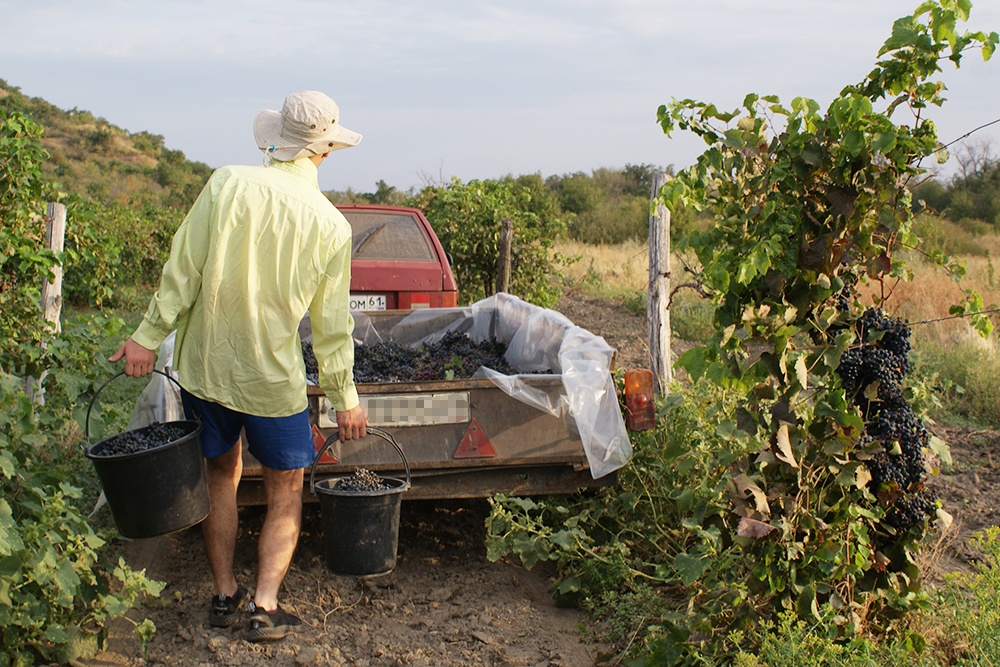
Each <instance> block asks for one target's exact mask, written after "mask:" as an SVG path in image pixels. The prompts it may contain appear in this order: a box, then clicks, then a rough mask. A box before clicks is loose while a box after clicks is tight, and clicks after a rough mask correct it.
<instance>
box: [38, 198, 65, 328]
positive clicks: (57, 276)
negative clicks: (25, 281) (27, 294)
mask: <svg viewBox="0 0 1000 667" xmlns="http://www.w3.org/2000/svg"><path fill="white" fill-rule="evenodd" d="M45 221H46V230H45V247H46V248H48V249H49V250H51V251H52V252H54V253H56V254H58V253H61V252H62V251H63V246H64V242H65V238H66V207H65V206H64V205H63V204H49V205H48V208H47V209H46V210H45ZM52 274H53V279H52V282H49V281H48V280H46V281H45V282H44V283H43V284H42V309H43V310H44V311H45V319H46V320H47V321H48V322H49V327H50V328H51V329H52V331H53V332H55V333H59V332H60V331H62V324H61V323H60V315H61V313H62V274H63V270H62V263H61V262H60V263H59V264H57V265H56V266H53V267H52Z"/></svg>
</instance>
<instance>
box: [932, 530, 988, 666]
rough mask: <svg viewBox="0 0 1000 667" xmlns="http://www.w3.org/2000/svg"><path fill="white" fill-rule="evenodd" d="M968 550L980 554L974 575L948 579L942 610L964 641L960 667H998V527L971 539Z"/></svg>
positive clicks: (951, 576)
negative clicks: (994, 666)
mask: <svg viewBox="0 0 1000 667" xmlns="http://www.w3.org/2000/svg"><path fill="white" fill-rule="evenodd" d="M969 546H970V547H972V548H973V549H975V550H978V551H980V552H981V553H982V554H983V558H982V560H976V561H973V564H972V565H973V567H974V568H975V571H974V572H972V573H968V574H955V575H949V576H948V583H949V588H948V589H947V591H946V594H945V596H944V599H943V601H942V605H941V608H942V610H945V611H949V612H950V615H951V616H952V617H953V618H954V622H955V624H956V625H957V626H958V628H959V630H960V632H961V634H962V637H963V639H964V640H965V641H964V644H965V646H964V649H965V650H964V653H965V655H964V656H963V658H962V660H961V661H960V662H959V664H960V665H962V666H964V667H987V666H988V665H989V666H992V665H1000V527H997V526H991V527H989V528H987V529H986V530H984V531H982V532H980V533H977V534H975V535H973V537H972V539H971V540H970V542H969Z"/></svg>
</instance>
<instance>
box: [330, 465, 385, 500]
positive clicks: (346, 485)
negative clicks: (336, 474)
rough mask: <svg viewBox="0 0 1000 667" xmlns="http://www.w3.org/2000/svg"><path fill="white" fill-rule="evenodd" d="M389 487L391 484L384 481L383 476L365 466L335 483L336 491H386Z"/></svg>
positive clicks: (334, 488)
mask: <svg viewBox="0 0 1000 667" xmlns="http://www.w3.org/2000/svg"><path fill="white" fill-rule="evenodd" d="M388 488H390V487H389V485H388V484H386V483H385V482H383V481H382V478H381V477H379V476H378V475H376V474H375V473H373V472H372V471H371V470H365V469H364V468H358V469H357V470H355V471H354V474H353V475H350V476H348V477H341V478H340V479H338V480H337V483H336V484H334V485H333V490H334V491H341V492H343V493H357V494H362V493H372V492H374V491H384V490H385V489H388Z"/></svg>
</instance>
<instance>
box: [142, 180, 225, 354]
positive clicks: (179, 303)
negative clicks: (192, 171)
mask: <svg viewBox="0 0 1000 667" xmlns="http://www.w3.org/2000/svg"><path fill="white" fill-rule="evenodd" d="M215 181H216V178H215V177H214V176H213V178H211V179H209V181H208V184H206V185H205V188H204V189H203V190H202V191H201V194H200V195H198V199H197V200H196V201H195V203H194V206H192V207H191V210H190V211H189V212H188V214H187V216H186V217H185V218H184V221H183V222H182V223H181V226H180V227H179V228H178V229H177V232H176V233H175V234H174V238H173V241H172V242H171V245H170V258H169V259H168V260H167V262H166V264H164V265H163V273H162V275H161V277H160V287H159V289H158V290H157V291H156V294H154V295H153V298H152V299H151V300H150V302H149V308H148V309H147V310H146V315H145V316H144V317H143V320H142V322H141V323H140V324H139V327H138V328H137V329H136V330H135V332H134V333H133V334H132V340H134V341H135V342H137V343H139V345H142V346H143V347H145V348H147V349H150V350H155V349H157V348H158V347H159V346H160V343H162V342H163V339H164V338H165V337H166V336H167V335H169V334H170V332H171V331H173V330H174V329H176V328H177V322H178V321H179V320H180V319H181V318H182V317H183V316H184V315H185V314H187V312H188V311H189V310H190V309H191V306H192V305H193V304H194V302H195V299H197V298H198V294H199V292H200V291H201V278H202V272H203V270H204V266H205V260H206V258H207V256H208V244H209V238H210V236H211V232H210V229H209V222H210V216H211V211H212V205H213V201H214V197H213V194H212V191H213V183H214V182H215Z"/></svg>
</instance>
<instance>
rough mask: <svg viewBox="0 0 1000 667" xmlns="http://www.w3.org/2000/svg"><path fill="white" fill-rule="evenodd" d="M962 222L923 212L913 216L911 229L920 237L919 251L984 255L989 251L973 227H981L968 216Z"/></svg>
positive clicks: (981, 227) (973, 255) (974, 255)
mask: <svg viewBox="0 0 1000 667" xmlns="http://www.w3.org/2000/svg"><path fill="white" fill-rule="evenodd" d="M963 221H964V224H959V223H956V222H952V221H950V220H948V219H946V218H942V217H940V216H936V215H931V214H929V213H923V214H921V215H918V216H917V217H916V218H914V221H913V231H914V233H915V234H916V235H917V236H918V237H920V241H921V243H920V251H921V252H940V253H942V254H945V255H963V256H972V257H986V256H987V255H988V254H989V252H988V251H987V250H986V248H984V247H983V245H982V244H981V243H980V242H979V240H978V239H977V238H976V237H977V235H978V233H982V232H978V233H977V232H974V231H972V230H973V229H983V228H984V227H985V225H983V226H979V225H976V224H975V223H974V222H972V221H970V220H969V219H968V218H964V219H963Z"/></svg>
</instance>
